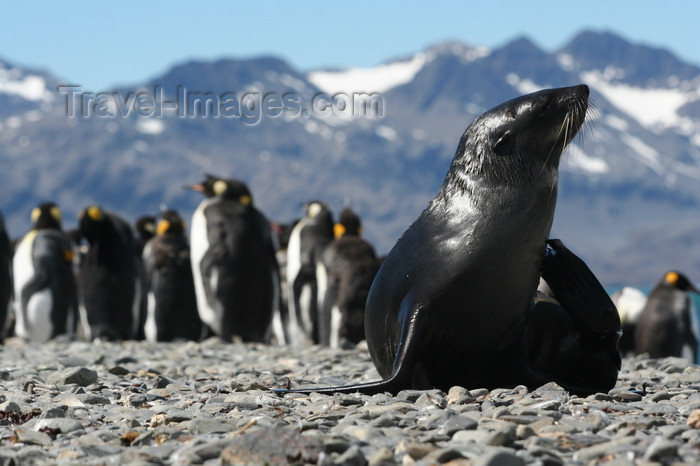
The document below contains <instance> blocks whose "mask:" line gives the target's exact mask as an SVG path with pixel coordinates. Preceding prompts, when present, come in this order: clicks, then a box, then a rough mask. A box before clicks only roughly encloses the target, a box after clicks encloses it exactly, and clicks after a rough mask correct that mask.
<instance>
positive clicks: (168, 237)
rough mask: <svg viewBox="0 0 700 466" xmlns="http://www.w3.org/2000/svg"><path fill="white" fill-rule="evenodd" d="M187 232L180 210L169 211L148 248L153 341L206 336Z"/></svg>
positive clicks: (145, 258) (146, 259)
mask: <svg viewBox="0 0 700 466" xmlns="http://www.w3.org/2000/svg"><path fill="white" fill-rule="evenodd" d="M185 231H186V227H185V222H184V221H183V220H182V218H181V217H180V215H179V214H178V213H177V211H174V210H166V211H165V212H163V214H162V218H161V220H160V221H159V222H158V224H157V228H156V231H155V232H156V236H154V237H153V238H151V239H150V240H148V242H147V243H146V245H145V247H144V251H143V261H144V264H145V267H146V276H147V279H148V288H147V289H148V317H147V318H146V325H145V333H146V339H147V340H148V341H150V342H156V341H173V340H198V339H199V338H200V337H201V335H202V321H201V320H200V318H199V314H198V313H197V298H196V297H195V294H194V279H193V278H192V267H191V265H190V246H189V243H188V242H187V237H186V235H185Z"/></svg>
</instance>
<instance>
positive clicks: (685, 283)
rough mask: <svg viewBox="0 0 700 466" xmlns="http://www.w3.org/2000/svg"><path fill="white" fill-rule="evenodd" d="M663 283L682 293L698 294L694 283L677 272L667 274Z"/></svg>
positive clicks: (672, 271)
mask: <svg viewBox="0 0 700 466" xmlns="http://www.w3.org/2000/svg"><path fill="white" fill-rule="evenodd" d="M663 282H664V283H666V284H667V285H671V286H672V287H674V288H677V289H679V290H681V291H691V292H693V293H698V290H697V289H696V288H695V286H693V284H692V283H690V280H688V277H686V276H685V275H683V274H682V273H680V272H678V271H676V270H671V271H668V272H666V274H665V275H664V278H663Z"/></svg>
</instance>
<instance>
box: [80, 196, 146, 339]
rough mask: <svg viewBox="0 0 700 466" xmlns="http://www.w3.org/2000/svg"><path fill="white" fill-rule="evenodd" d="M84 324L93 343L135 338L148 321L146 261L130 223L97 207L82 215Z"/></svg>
mask: <svg viewBox="0 0 700 466" xmlns="http://www.w3.org/2000/svg"><path fill="white" fill-rule="evenodd" d="M78 219H79V232H80V237H81V238H84V239H85V240H87V242H88V245H87V249H86V251H85V253H84V254H83V255H82V257H81V258H80V280H79V289H80V296H81V300H82V303H81V309H80V311H81V313H80V314H81V315H80V317H81V324H82V326H83V330H84V331H85V333H86V336H87V337H88V338H89V339H96V338H100V339H105V340H128V339H133V338H136V337H137V336H138V335H139V333H140V332H142V329H140V328H139V326H140V322H142V321H143V320H144V319H143V317H142V313H143V311H144V306H143V300H142V293H143V288H144V286H143V274H142V270H143V263H142V260H141V256H140V254H139V250H138V244H137V239H136V233H135V232H134V230H133V229H132V227H131V225H129V223H127V222H126V220H124V219H122V218H121V217H119V216H118V215H116V214H113V213H111V212H107V211H106V210H104V209H103V208H102V207H100V206H98V205H91V206H88V207H86V208H85V209H83V210H82V211H81V212H80V214H79V216H78Z"/></svg>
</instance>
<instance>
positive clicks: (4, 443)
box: [0, 338, 700, 465]
mask: <svg viewBox="0 0 700 466" xmlns="http://www.w3.org/2000/svg"><path fill="white" fill-rule="evenodd" d="M378 378H379V376H378V374H377V372H376V370H375V369H374V366H373V364H372V362H371V360H370V358H369V355H368V353H367V351H366V348H363V345H362V344H360V345H358V346H357V347H356V348H353V349H351V350H340V349H329V348H321V347H318V346H310V347H303V348H289V347H280V346H269V345H256V344H237V343H225V342H223V341H221V340H219V339H209V340H206V341H204V342H201V343H194V342H182V343H158V344H149V343H146V342H134V341H127V342H99V341H97V342H89V343H88V342H84V341H75V340H69V339H67V338H64V339H62V338H59V339H56V340H53V341H51V342H49V343H46V344H32V343H27V342H25V341H23V340H21V339H18V338H10V339H8V340H6V342H5V345H4V346H2V347H1V348H0V464H2V465H49V464H62V465H63V464H65V465H102V464H105V465H111V464H119V465H121V464H135V465H151V464H156V465H157V464H163V465H184V464H207V465H216V464H299V465H301V464H323V465H331V464H348V465H393V464H401V465H412V464H417V465H431V464H449V465H520V464H542V465H555V464H577V465H578V464H580V465H588V464H600V463H604V464H607V465H633V464H637V465H638V464H698V463H700V390H699V389H700V368H699V367H698V366H694V365H691V366H689V365H688V363H687V362H686V361H685V360H682V359H678V358H665V359H648V358H644V357H641V356H639V357H634V358H626V359H624V360H623V367H622V371H621V372H620V376H619V380H618V383H617V386H616V387H615V388H614V389H613V390H611V391H610V392H609V393H600V394H596V395H592V396H589V397H587V398H579V397H576V396H571V395H569V394H568V393H567V392H566V391H564V390H563V389H561V388H560V387H558V386H557V385H555V384H548V385H544V386H542V387H539V388H536V389H532V390H528V389H527V388H526V387H524V386H520V387H516V388H514V389H495V390H491V391H489V390H487V389H484V388H479V387H468V388H466V387H452V388H451V389H450V390H449V391H448V392H447V393H445V392H442V391H439V390H430V391H414V390H406V391H403V392H401V393H399V394H398V395H396V396H389V395H374V396H366V395H360V394H347V395H341V394H336V395H333V396H327V395H320V394H313V393H312V394H311V395H308V396H307V395H301V394H286V395H284V396H278V395H276V394H275V393H274V392H272V391H271V388H274V387H291V388H294V387H309V386H314V385H318V386H321V385H324V386H327V385H331V384H334V385H337V384H346V383H350V382H364V381H369V380H377V379H378Z"/></svg>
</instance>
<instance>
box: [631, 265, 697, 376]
mask: <svg viewBox="0 0 700 466" xmlns="http://www.w3.org/2000/svg"><path fill="white" fill-rule="evenodd" d="M688 292H692V293H698V290H697V289H696V288H695V287H694V286H693V285H692V284H691V282H690V280H688V277H686V276H685V275H683V274H682V273H680V272H678V271H675V270H671V271H669V272H666V273H665V274H664V276H663V277H661V279H660V280H659V282H658V283H657V284H656V286H655V287H654V289H653V290H651V293H649V299H647V303H646V306H644V310H643V311H642V314H641V315H640V316H639V320H638V321H637V327H636V329H635V338H634V340H635V341H634V343H635V352H636V353H637V354H641V353H649V356H651V357H652V358H663V357H666V356H676V357H685V358H686V359H688V360H689V361H690V362H692V363H695V362H697V354H698V319H697V316H696V314H695V306H694V305H693V301H692V299H691V298H690V296H688Z"/></svg>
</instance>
